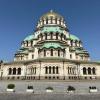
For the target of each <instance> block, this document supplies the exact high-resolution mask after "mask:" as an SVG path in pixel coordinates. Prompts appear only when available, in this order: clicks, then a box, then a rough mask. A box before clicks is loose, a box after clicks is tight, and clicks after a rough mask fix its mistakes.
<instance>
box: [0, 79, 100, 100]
mask: <svg viewBox="0 0 100 100" xmlns="http://www.w3.org/2000/svg"><path fill="white" fill-rule="evenodd" d="M8 84H15V92H14V93H9V92H7V91H6V89H7V85H8ZM28 85H32V86H33V88H34V93H27V92H26V89H27V86H28ZM69 85H71V86H73V87H75V89H76V91H75V93H71V94H70V93H67V92H66V91H67V87H68V86H69ZM90 86H96V87H97V89H98V92H97V93H89V87H90ZM47 87H53V92H52V93H47V92H46V88H47ZM61 99H62V100H100V81H74V82H73V81H68V82H66V81H65V82H64V81H58V82H57V81H0V100H61Z"/></svg>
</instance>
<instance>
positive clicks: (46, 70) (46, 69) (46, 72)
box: [45, 66, 48, 74]
mask: <svg viewBox="0 0 100 100" xmlns="http://www.w3.org/2000/svg"><path fill="white" fill-rule="evenodd" d="M45 74H48V67H47V66H46V67H45Z"/></svg>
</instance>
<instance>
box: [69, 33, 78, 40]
mask: <svg viewBox="0 0 100 100" xmlns="http://www.w3.org/2000/svg"><path fill="white" fill-rule="evenodd" d="M69 38H70V39H71V40H74V41H75V40H77V41H80V39H79V38H78V37H77V36H75V35H72V34H70V37H69Z"/></svg>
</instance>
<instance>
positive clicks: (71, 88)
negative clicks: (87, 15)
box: [67, 86, 75, 91]
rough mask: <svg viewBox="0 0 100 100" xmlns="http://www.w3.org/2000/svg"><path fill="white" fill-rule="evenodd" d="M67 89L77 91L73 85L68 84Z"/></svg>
mask: <svg viewBox="0 0 100 100" xmlns="http://www.w3.org/2000/svg"><path fill="white" fill-rule="evenodd" d="M67 90H68V91H75V88H74V87H73V86H68V88H67Z"/></svg>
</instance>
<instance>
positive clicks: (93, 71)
mask: <svg viewBox="0 0 100 100" xmlns="http://www.w3.org/2000/svg"><path fill="white" fill-rule="evenodd" d="M92 73H93V74H94V75H95V74H96V73H95V68H94V67H93V68H92Z"/></svg>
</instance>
